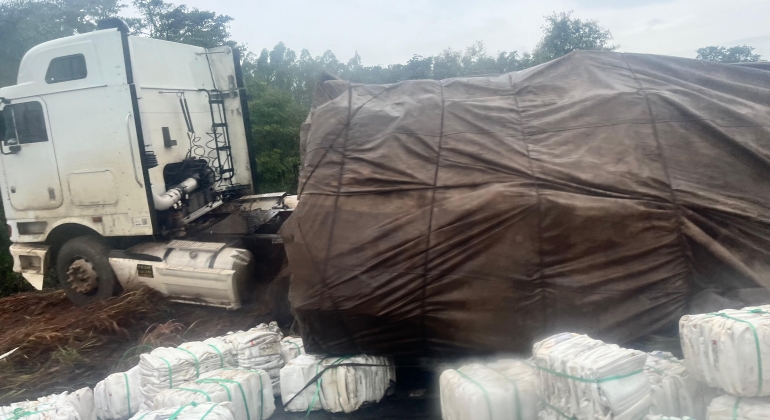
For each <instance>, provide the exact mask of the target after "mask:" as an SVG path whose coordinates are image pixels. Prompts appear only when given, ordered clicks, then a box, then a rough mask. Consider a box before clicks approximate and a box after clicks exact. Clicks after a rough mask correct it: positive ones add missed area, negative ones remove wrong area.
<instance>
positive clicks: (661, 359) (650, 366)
mask: <svg viewBox="0 0 770 420" xmlns="http://www.w3.org/2000/svg"><path fill="white" fill-rule="evenodd" d="M644 370H645V372H647V376H648V377H649V378H650V386H651V388H652V408H651V409H650V413H652V414H659V415H662V416H666V417H695V418H703V417H704V416H705V414H706V412H705V408H706V403H707V402H706V401H704V399H703V395H704V392H705V391H706V389H705V387H704V386H702V385H701V384H700V382H698V381H697V380H695V379H694V378H693V377H692V375H690V374H689V373H688V372H687V368H686V366H685V364H684V361H683V360H679V359H677V358H676V357H674V355H672V354H671V353H667V352H660V351H655V352H651V353H648V357H647V361H646V363H645V365H644Z"/></svg>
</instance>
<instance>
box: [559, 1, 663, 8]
mask: <svg viewBox="0 0 770 420" xmlns="http://www.w3.org/2000/svg"><path fill="white" fill-rule="evenodd" d="M674 1H676V0H620V1H618V0H572V3H573V4H574V5H575V6H577V7H580V8H587V9H616V10H617V9H628V8H632V7H642V6H650V5H654V4H661V3H672V2H674Z"/></svg>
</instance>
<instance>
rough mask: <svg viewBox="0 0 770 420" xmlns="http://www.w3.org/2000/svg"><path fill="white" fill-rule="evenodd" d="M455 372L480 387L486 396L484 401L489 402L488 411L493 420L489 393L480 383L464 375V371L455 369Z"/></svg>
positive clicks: (490, 418) (490, 419)
mask: <svg viewBox="0 0 770 420" xmlns="http://www.w3.org/2000/svg"><path fill="white" fill-rule="evenodd" d="M455 372H457V373H459V374H460V376H462V377H463V378H465V379H467V380H469V381H471V383H472V384H474V385H476V386H477V387H479V389H480V390H481V393H482V394H484V400H486V402H487V411H489V420H492V403H491V402H490V401H489V394H488V393H487V390H486V389H485V388H484V387H483V386H482V385H481V384H480V383H478V382H476V381H475V380H474V379H473V378H471V377H470V376H468V375H466V374H465V373H463V371H461V370H460V369H455Z"/></svg>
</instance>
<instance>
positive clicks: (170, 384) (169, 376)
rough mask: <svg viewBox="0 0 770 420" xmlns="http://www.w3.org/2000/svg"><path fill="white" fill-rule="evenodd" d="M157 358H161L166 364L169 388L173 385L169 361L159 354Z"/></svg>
mask: <svg viewBox="0 0 770 420" xmlns="http://www.w3.org/2000/svg"><path fill="white" fill-rule="evenodd" d="M158 358H159V359H160V360H163V362H164V363H165V364H166V367H168V387H169V388H173V387H174V380H173V379H172V376H173V375H172V373H173V371H172V370H171V363H169V362H168V360H166V359H164V358H162V357H160V356H158Z"/></svg>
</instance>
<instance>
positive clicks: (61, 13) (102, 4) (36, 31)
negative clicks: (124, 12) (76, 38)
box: [0, 0, 125, 86]
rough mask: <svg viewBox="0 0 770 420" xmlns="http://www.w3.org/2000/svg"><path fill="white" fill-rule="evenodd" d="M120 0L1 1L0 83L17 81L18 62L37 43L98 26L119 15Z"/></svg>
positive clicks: (2, 84)
mask: <svg viewBox="0 0 770 420" xmlns="http://www.w3.org/2000/svg"><path fill="white" fill-rule="evenodd" d="M123 7H125V6H123V5H122V4H120V3H119V0H10V1H1V0H0V39H1V40H2V42H0V86H8V85H13V84H15V83H16V75H17V73H18V71H19V64H20V63H21V59H22V58H23V57H24V54H26V52H27V51H29V49H30V48H32V47H34V46H35V45H38V44H41V43H43V42H46V41H50V40H52V39H57V38H61V37H65V36H69V35H74V34H77V33H83V32H90V31H93V30H94V29H96V22H98V21H99V20H100V19H103V18H106V17H112V16H117V14H118V12H120V10H121V9H123Z"/></svg>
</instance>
